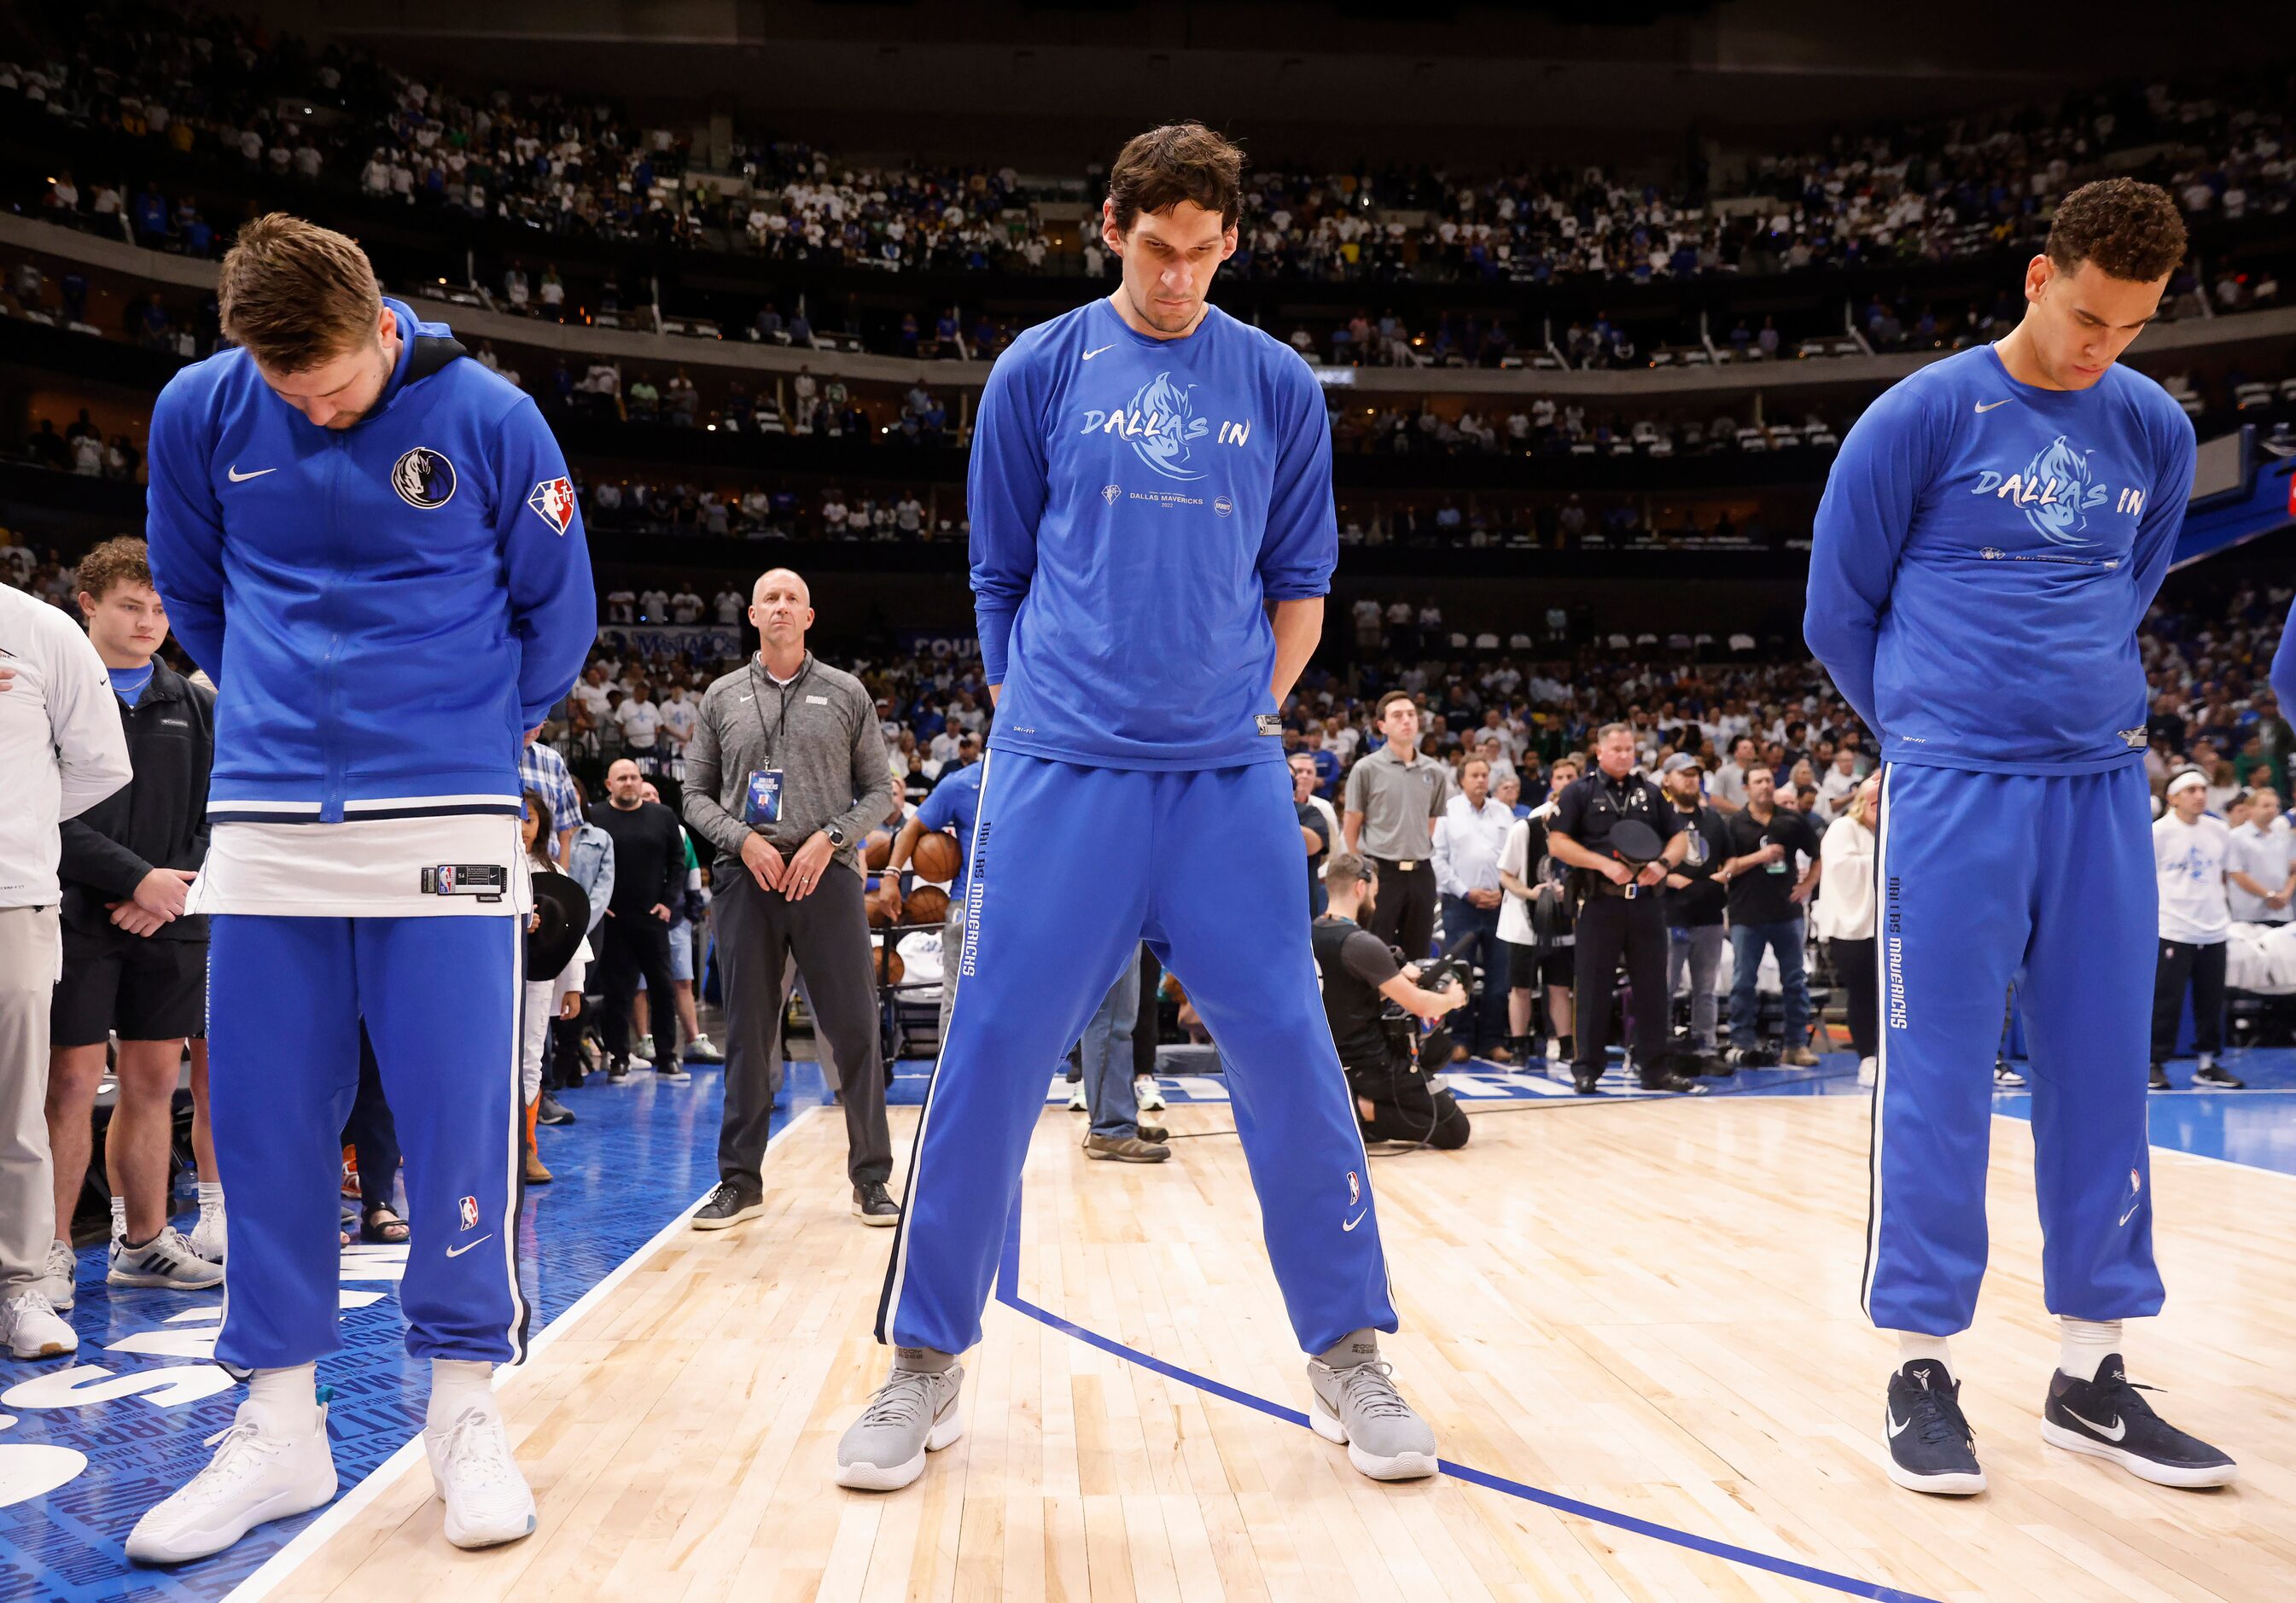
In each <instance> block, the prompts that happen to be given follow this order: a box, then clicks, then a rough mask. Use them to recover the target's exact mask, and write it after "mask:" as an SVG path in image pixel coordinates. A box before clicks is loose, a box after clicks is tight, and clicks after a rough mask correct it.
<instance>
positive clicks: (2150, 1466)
mask: <svg viewBox="0 0 2296 1603" xmlns="http://www.w3.org/2000/svg"><path fill="white" fill-rule="evenodd" d="M2096 1375H2097V1377H2096V1378H2095V1380H2075V1379H2074V1378H2073V1377H2071V1376H2070V1375H2068V1374H2066V1373H2065V1372H2064V1371H2063V1370H2062V1369H2059V1370H2058V1371H2057V1372H2056V1373H2055V1374H2054V1375H2053V1376H2051V1377H2049V1395H2048V1397H2047V1399H2046V1401H2045V1402H2043V1403H2042V1404H2041V1440H2042V1441H2044V1442H2046V1443H2048V1444H2049V1445H2050V1446H2052V1447H2062V1448H2063V1449H2064V1450H2065V1451H2068V1452H2085V1453H2087V1454H2088V1456H2089V1457H2091V1458H2093V1459H2109V1460H2110V1461H2112V1463H2115V1464H2118V1465H2120V1467H2122V1468H2123V1469H2126V1470H2127V1471H2128V1473H2129V1474H2131V1475H2133V1476H2136V1477H2137V1478H2138V1479H2140V1480H2146V1481H2151V1482H2153V1484H2156V1485H2161V1486H2229V1485H2231V1484H2233V1482H2234V1481H2235V1480H2237V1479H2239V1477H2240V1466H2239V1465H2237V1464H2235V1463H2234V1462H2233V1461H2232V1460H2231V1459H2228V1458H2226V1457H2225V1455H2224V1454H2222V1453H2220V1452H2218V1451H2217V1450H2216V1449H2215V1448H2213V1447H2210V1445H2209V1444H2208V1443H2205V1442H2203V1441H2202V1440H2201V1439H2200V1438H2199V1437H2198V1436H2188V1435H2186V1434H2185V1433H2184V1432H2183V1431H2180V1430H2178V1429H2177V1427H2176V1426H2173V1425H2171V1424H2169V1422H2168V1421H2167V1420H2165V1419H2163V1418H2161V1416H2160V1415H2158V1414H2156V1413H2154V1412H2153V1405H2152V1404H2151V1403H2149V1402H2145V1401H2144V1398H2143V1397H2142V1396H2140V1395H2138V1393H2142V1392H2149V1391H2151V1390H2152V1389H2153V1388H2152V1387H2150V1386H2140V1385H2134V1384H2133V1383H2131V1382H2130V1380H2129V1378H2128V1373H2127V1369H2126V1366H2124V1365H2123V1364H2122V1363H2121V1361H2120V1353H2118V1352H2115V1353H2113V1354H2112V1356H2110V1357H2109V1358H2107V1359H2106V1360H2104V1362H2103V1363H2102V1364H2100V1365H2098V1366H2097V1371H2096Z"/></svg>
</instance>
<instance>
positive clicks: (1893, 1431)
mask: <svg viewBox="0 0 2296 1603" xmlns="http://www.w3.org/2000/svg"><path fill="white" fill-rule="evenodd" d="M1882 1417H1883V1418H1886V1419H1888V1420H1889V1422H1890V1435H1891V1436H1893V1437H1894V1436H1902V1435H1904V1434H1906V1426H1908V1425H1911V1424H1912V1423H1913V1421H1912V1420H1910V1419H1900V1418H1898V1416H1897V1415H1895V1414H1893V1413H1890V1411H1889V1410H1887V1409H1884V1410H1882Z"/></svg>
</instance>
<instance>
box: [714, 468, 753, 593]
mask: <svg viewBox="0 0 2296 1603" xmlns="http://www.w3.org/2000/svg"><path fill="white" fill-rule="evenodd" d="M749 505H750V504H749V500H748V498H747V497H743V499H742V510H743V511H744V512H746V511H748V510H749ZM749 610H750V604H749V602H748V601H747V600H745V599H744V598H743V597H742V593H741V592H740V591H739V590H720V591H718V592H717V621H718V622H720V623H739V622H741V621H742V613H744V612H748V611H749Z"/></svg>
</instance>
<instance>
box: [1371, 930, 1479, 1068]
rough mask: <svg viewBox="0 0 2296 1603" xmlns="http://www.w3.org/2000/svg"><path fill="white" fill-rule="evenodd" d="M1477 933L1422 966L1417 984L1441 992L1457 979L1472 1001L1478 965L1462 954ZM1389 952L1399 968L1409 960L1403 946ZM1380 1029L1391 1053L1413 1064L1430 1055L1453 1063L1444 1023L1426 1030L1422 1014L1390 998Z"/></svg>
mask: <svg viewBox="0 0 2296 1603" xmlns="http://www.w3.org/2000/svg"><path fill="white" fill-rule="evenodd" d="M1475 935H1476V932H1475V931H1473V930H1470V931H1468V932H1467V933H1465V934H1464V935H1462V936H1460V937H1459V939H1458V940H1457V941H1454V942H1453V943H1452V945H1451V946H1450V948H1449V949H1447V950H1446V951H1444V952H1442V953H1440V954H1439V955H1438V956H1436V957H1434V958H1430V959H1428V960H1427V961H1426V962H1425V963H1423V964H1421V965H1420V966H1419V978H1418V980H1417V981H1416V982H1415V983H1416V984H1417V985H1418V986H1419V988H1420V989H1421V990H1422V991H1440V990H1442V989H1443V988H1444V987H1445V986H1447V985H1448V984H1450V983H1451V982H1453V981H1455V980H1456V981H1457V982H1458V985H1459V989H1460V990H1461V991H1463V992H1464V993H1465V994H1466V997H1467V999H1468V1000H1469V1001H1472V1000H1473V999H1474V997H1475V966H1474V965H1473V964H1472V963H1470V962H1468V961H1467V960H1466V958H1463V957H1461V956H1460V955H1459V954H1460V953H1461V952H1462V951H1463V950H1464V949H1466V947H1467V945H1468V943H1469V942H1470V941H1473V940H1474V939H1475ZM1388 950H1389V951H1390V952H1392V953H1394V954H1395V962H1396V966H1398V968H1400V967H1404V966H1407V962H1408V960H1407V959H1406V958H1405V957H1404V955H1403V949H1402V948H1401V947H1398V946H1390V947H1389V948H1388ZM1379 1026H1380V1029H1381V1031H1382V1032H1383V1033H1384V1034H1385V1035H1386V1037H1387V1046H1388V1050H1389V1052H1390V1053H1391V1054H1392V1055H1394V1056H1398V1057H1407V1058H1409V1059H1410V1060H1411V1061H1412V1062H1413V1063H1414V1064H1418V1063H1421V1062H1423V1061H1425V1060H1426V1059H1427V1058H1429V1057H1433V1058H1434V1059H1435V1061H1436V1062H1438V1063H1448V1062H1449V1061H1450V1060H1451V1036H1450V1032H1449V1031H1447V1030H1446V1029H1445V1028H1444V1027H1443V1026H1442V1025H1441V1024H1437V1025H1435V1026H1434V1027H1433V1028H1431V1029H1427V1030H1423V1029H1422V1028H1421V1026H1420V1023H1419V1015H1417V1014H1415V1013H1414V1012H1412V1011H1411V1010H1410V1009H1409V1008H1407V1007H1405V1006H1404V1005H1403V1004H1402V1003H1400V1002H1398V1001H1394V1000H1392V999H1390V1000H1389V1001H1388V1003H1387V1004H1386V1005H1385V1006H1384V1007H1382V1008H1381V1009H1380V1013H1379Z"/></svg>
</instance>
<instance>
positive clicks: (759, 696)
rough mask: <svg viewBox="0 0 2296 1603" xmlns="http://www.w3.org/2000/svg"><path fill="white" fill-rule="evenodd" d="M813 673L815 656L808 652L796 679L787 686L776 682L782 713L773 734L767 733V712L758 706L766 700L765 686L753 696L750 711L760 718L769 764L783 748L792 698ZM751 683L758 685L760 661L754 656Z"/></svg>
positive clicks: (760, 735) (760, 732) (759, 726)
mask: <svg viewBox="0 0 2296 1603" xmlns="http://www.w3.org/2000/svg"><path fill="white" fill-rule="evenodd" d="M812 671H813V654H812V653H811V652H808V653H806V654H805V662H803V663H802V664H800V665H799V668H798V670H797V677H796V678H793V679H791V681H790V682H789V683H788V684H786V685H784V684H783V683H781V681H779V680H778V679H775V680H774V688H775V689H776V690H778V691H780V692H781V712H780V715H779V716H778V717H776V718H775V719H774V728H773V732H772V733H771V734H770V735H769V734H767V732H766V710H765V709H764V708H763V707H761V706H759V705H758V703H759V702H761V701H763V700H764V699H765V687H764V686H758V689H757V691H756V693H755V694H754V695H751V697H750V711H752V712H754V713H756V714H757V717H758V738H759V739H761V740H763V741H764V742H765V743H766V760H767V762H771V761H772V760H774V753H775V752H776V751H778V750H779V749H780V748H781V744H782V730H783V728H785V727H786V726H787V725H788V723H789V699H790V696H791V695H792V694H794V693H795V691H796V690H797V687H798V686H800V685H802V684H804V683H805V680H806V676H807V675H808V674H810V673H811V672H812ZM766 677H767V678H769V679H771V678H773V676H772V675H771V674H767V676H766ZM750 683H751V684H752V685H756V684H757V683H758V659H757V658H756V657H754V656H753V657H751V658H750Z"/></svg>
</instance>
